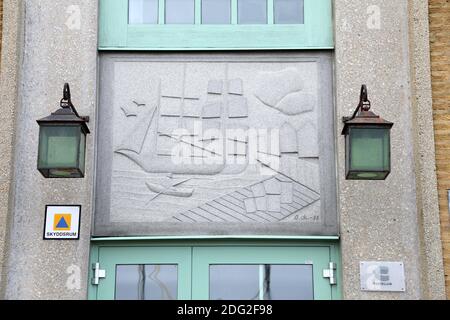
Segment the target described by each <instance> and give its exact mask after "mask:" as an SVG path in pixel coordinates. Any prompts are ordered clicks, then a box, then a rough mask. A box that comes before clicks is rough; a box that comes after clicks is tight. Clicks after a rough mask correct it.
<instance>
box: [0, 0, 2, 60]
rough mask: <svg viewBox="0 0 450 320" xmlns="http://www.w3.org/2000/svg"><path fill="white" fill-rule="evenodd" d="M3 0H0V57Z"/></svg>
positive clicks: (0, 48) (0, 51) (0, 50)
mask: <svg viewBox="0 0 450 320" xmlns="http://www.w3.org/2000/svg"><path fill="white" fill-rule="evenodd" d="M2 29H3V0H0V57H1V55H2Z"/></svg>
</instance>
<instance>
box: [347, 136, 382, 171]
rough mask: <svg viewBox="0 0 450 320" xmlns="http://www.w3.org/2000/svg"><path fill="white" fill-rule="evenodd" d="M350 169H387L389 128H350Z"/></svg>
mask: <svg viewBox="0 0 450 320" xmlns="http://www.w3.org/2000/svg"><path fill="white" fill-rule="evenodd" d="M349 139H350V141H349V143H350V146H349V148H350V150H349V151H350V155H349V156H350V159H349V160H350V168H349V169H350V170H351V171H388V170H389V169H390V168H389V167H390V141H389V129H383V128H351V129H350V137H349Z"/></svg>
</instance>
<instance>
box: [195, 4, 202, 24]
mask: <svg viewBox="0 0 450 320" xmlns="http://www.w3.org/2000/svg"><path fill="white" fill-rule="evenodd" d="M201 23H202V0H195V24H201Z"/></svg>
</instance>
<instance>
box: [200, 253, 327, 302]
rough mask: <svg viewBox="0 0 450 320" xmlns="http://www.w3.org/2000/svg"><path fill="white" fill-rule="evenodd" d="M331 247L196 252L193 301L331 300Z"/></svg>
mask: <svg viewBox="0 0 450 320" xmlns="http://www.w3.org/2000/svg"><path fill="white" fill-rule="evenodd" d="M329 262H330V251H329V248H326V247H215V248H211V247H203V248H194V251H193V277H192V282H193V284H195V285H194V286H193V288H192V289H193V290H192V298H193V299H196V300H197V299H198V300H206V299H210V300H314V299H316V300H325V299H331V297H332V295H331V286H330V283H329V281H328V279H325V278H323V274H322V271H323V270H324V269H326V268H327V266H328V264H329Z"/></svg>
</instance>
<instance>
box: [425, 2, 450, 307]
mask: <svg viewBox="0 0 450 320" xmlns="http://www.w3.org/2000/svg"><path fill="white" fill-rule="evenodd" d="M429 8H430V46H431V68H432V81H433V83H432V85H433V111H434V133H435V141H436V165H437V175H438V191H439V207H440V215H441V234H442V246H443V252H444V254H443V256H444V265H445V276H446V284H447V298H448V299H450V211H449V210H450V208H449V206H448V203H449V199H448V195H447V193H448V190H450V147H449V146H450V1H449V0H430V1H429Z"/></svg>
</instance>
